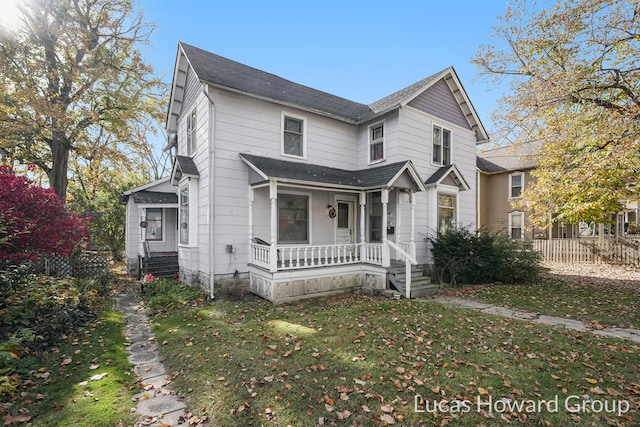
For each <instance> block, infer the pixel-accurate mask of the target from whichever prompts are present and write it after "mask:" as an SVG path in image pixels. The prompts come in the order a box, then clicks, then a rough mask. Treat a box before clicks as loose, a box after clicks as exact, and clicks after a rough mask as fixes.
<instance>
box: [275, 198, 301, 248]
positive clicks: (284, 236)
mask: <svg viewBox="0 0 640 427" xmlns="http://www.w3.org/2000/svg"><path fill="white" fill-rule="evenodd" d="M278 243H309V196H303V195H298V194H278Z"/></svg>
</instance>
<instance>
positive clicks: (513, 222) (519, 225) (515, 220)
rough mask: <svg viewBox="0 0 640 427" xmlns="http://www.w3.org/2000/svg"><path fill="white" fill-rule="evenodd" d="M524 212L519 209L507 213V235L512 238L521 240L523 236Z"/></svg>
mask: <svg viewBox="0 0 640 427" xmlns="http://www.w3.org/2000/svg"><path fill="white" fill-rule="evenodd" d="M523 224H524V214H523V213H522V212H520V211H514V212H511V213H509V235H510V236H511V238H512V239H514V240H521V239H523V238H524V233H523V230H524V228H523Z"/></svg>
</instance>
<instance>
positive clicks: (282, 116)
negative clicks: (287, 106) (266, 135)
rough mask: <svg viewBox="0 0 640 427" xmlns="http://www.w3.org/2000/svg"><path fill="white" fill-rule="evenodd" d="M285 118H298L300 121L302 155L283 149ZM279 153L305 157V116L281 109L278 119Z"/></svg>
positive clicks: (298, 157)
mask: <svg viewBox="0 0 640 427" xmlns="http://www.w3.org/2000/svg"><path fill="white" fill-rule="evenodd" d="M287 118H290V119H293V120H299V121H301V122H302V142H301V143H302V155H301V156H298V155H296V154H289V153H286V152H285V150H284V134H285V120H286V119H287ZM280 154H281V155H282V156H285V157H293V158H294V159H306V158H307V118H306V117H304V116H300V115H298V114H291V113H287V112H285V111H283V112H282V113H281V119H280Z"/></svg>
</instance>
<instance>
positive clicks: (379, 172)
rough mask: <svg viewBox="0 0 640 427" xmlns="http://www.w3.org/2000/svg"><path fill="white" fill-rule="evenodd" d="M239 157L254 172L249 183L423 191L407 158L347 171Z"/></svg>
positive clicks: (253, 156) (253, 157)
mask: <svg viewBox="0 0 640 427" xmlns="http://www.w3.org/2000/svg"><path fill="white" fill-rule="evenodd" d="M240 157H241V158H242V159H243V160H244V162H245V163H247V165H249V167H250V168H251V169H252V170H253V171H254V172H255V173H256V174H257V175H258V176H255V175H254V177H253V178H250V181H251V182H250V184H252V185H256V184H260V183H263V182H266V181H268V180H269V179H275V180H279V181H287V182H297V183H314V184H318V185H323V186H327V185H329V186H338V187H343V188H351V189H354V190H366V189H373V188H381V187H392V186H398V187H401V188H410V189H413V190H415V191H424V190H425V187H424V185H423V183H422V179H421V178H420V175H419V174H418V172H417V171H416V169H415V167H414V166H413V163H412V162H411V160H407V161H403V162H396V163H390V164H387V165H383V166H376V167H371V168H366V169H359V170H354V171H350V170H345V169H338V168H332V167H328V166H321V165H316V164H310V163H301V162H291V161H286V160H279V159H273V158H269V157H261V156H256V155H253V154H245V153H241V154H240ZM405 173H406V174H408V175H409V177H410V180H406V179H400V177H401V176H403V175H404V174H405Z"/></svg>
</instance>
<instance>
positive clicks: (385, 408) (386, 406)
mask: <svg viewBox="0 0 640 427" xmlns="http://www.w3.org/2000/svg"><path fill="white" fill-rule="evenodd" d="M380 409H381V410H382V411H383V412H393V406H391V405H389V404H388V403H385V404H384V405H382V406H381V407H380Z"/></svg>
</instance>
